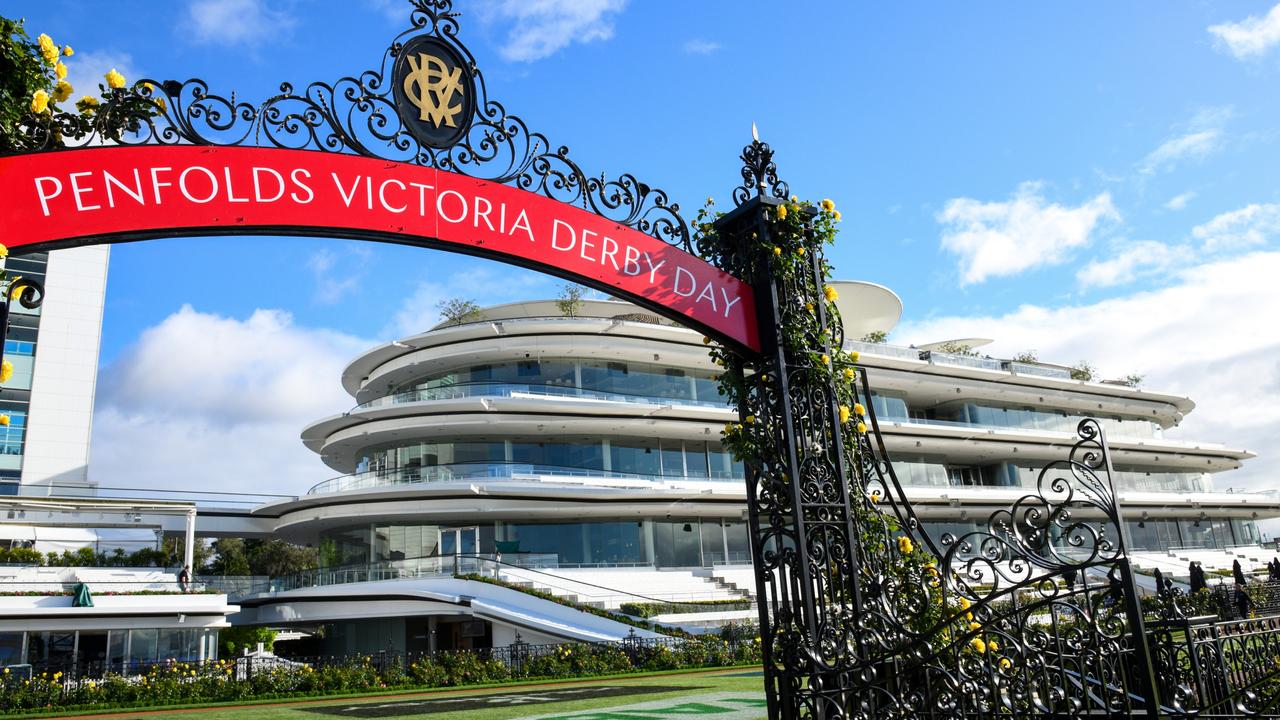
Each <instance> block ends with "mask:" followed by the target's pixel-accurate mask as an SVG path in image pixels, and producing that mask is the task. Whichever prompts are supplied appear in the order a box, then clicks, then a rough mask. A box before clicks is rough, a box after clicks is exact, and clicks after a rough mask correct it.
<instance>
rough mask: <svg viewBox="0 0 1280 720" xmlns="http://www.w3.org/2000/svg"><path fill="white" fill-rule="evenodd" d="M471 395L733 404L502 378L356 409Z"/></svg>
mask: <svg viewBox="0 0 1280 720" xmlns="http://www.w3.org/2000/svg"><path fill="white" fill-rule="evenodd" d="M470 397H504V398H519V397H534V398H539V397H554V398H572V399H578V400H603V401H607V402H619V403H634V404H640V405H681V406H692V407H705V408H717V409H723V408H727V407H728V406H729V405H728V402H726V401H725V400H724V399H723V398H719V397H717V398H716V399H715V400H694V399H691V398H684V397H669V396H655V395H631V394H626V393H613V392H601V391H598V390H583V389H581V388H576V387H563V386H557V385H537V384H521V383H506V382H500V383H464V384H460V385H446V386H439V387H430V388H422V389H418V390H410V391H408V392H402V393H396V394H395V395H387V396H385V397H380V398H377V399H376V400H370V401H369V402H367V403H362V404H360V405H357V406H356V407H355V411H359V410H370V409H374V408H380V407H389V406H393V405H402V404H406V403H415V402H431V401H434V400H458V399H461V398H470Z"/></svg>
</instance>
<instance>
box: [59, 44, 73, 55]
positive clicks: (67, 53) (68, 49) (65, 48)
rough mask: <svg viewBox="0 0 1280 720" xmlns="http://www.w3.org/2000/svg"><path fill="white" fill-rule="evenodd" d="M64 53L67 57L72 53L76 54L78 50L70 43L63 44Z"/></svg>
mask: <svg viewBox="0 0 1280 720" xmlns="http://www.w3.org/2000/svg"><path fill="white" fill-rule="evenodd" d="M62 54H63V55H66V56H67V57H71V56H72V55H75V54H76V51H75V50H72V49H71V46H70V45H63V46H62Z"/></svg>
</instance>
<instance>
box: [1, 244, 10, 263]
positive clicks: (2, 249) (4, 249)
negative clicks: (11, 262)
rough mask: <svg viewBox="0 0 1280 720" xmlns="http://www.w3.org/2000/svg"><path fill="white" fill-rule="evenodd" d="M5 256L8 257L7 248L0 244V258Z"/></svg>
mask: <svg viewBox="0 0 1280 720" xmlns="http://www.w3.org/2000/svg"><path fill="white" fill-rule="evenodd" d="M7 257H9V248H7V247H5V246H4V245H0V260H3V259H5V258H7Z"/></svg>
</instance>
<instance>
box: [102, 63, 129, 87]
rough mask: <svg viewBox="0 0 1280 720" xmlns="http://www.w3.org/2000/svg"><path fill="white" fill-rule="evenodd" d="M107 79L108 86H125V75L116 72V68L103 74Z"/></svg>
mask: <svg viewBox="0 0 1280 720" xmlns="http://www.w3.org/2000/svg"><path fill="white" fill-rule="evenodd" d="M102 77H103V78H105V79H106V81H107V87H109V88H115V89H116V90H119V89H120V88H122V87H124V76H123V75H121V74H120V73H118V72H116V69H115V68H111V72H109V73H107V74H106V75H103V76H102Z"/></svg>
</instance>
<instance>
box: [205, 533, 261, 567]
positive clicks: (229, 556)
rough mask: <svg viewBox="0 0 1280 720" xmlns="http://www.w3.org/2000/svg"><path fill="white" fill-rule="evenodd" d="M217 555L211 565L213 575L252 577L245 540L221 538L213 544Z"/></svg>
mask: <svg viewBox="0 0 1280 720" xmlns="http://www.w3.org/2000/svg"><path fill="white" fill-rule="evenodd" d="M213 550H214V552H215V553H217V555H216V557H214V559H213V562H211V563H209V573H210V574H211V575H250V574H252V573H250V572H249V551H248V550H247V549H246V548H245V541H244V538H236V537H232V538H221V539H219V540H217V541H215V542H214V543H213Z"/></svg>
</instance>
